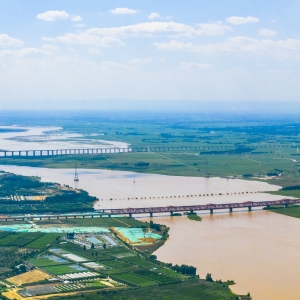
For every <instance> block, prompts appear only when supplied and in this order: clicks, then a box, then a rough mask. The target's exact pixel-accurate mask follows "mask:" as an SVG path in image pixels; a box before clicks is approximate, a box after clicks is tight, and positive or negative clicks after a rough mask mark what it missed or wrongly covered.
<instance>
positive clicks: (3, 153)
mask: <svg viewBox="0 0 300 300" xmlns="http://www.w3.org/2000/svg"><path fill="white" fill-rule="evenodd" d="M296 147H297V146H291V145H267V146H253V147H248V148H250V149H252V150H259V149H260V150H263V149H277V148H278V149H279V148H296ZM233 149H236V146H225V145H222V146H220V145H219V146H186V147H174V146H172V147H137V148H76V149H56V150H51V149H49V150H41V149H40V150H0V157H20V156H22V157H23V156H25V157H27V156H56V155H84V154H105V153H106V154H107V153H109V154H111V153H134V152H171V151H172V152H174V151H201V150H203V151H226V150H233Z"/></svg>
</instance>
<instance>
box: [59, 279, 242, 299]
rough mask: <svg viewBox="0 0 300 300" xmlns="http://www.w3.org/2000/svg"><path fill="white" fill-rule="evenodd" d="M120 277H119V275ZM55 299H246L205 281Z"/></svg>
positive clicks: (188, 281)
mask: <svg viewBox="0 0 300 300" xmlns="http://www.w3.org/2000/svg"><path fill="white" fill-rule="evenodd" d="M117 276H119V275H117ZM54 299H60V300H67V299H74V300H81V299H88V300H106V299H111V300H121V299H122V300H125V299H126V300H137V299H143V300H157V299H163V300H183V299H186V300H199V299H200V300H237V299H246V297H245V298H239V297H237V296H235V295H233V294H232V293H231V292H230V290H229V288H228V287H227V285H225V286H223V285H219V284H217V285H216V284H215V283H209V282H206V281H204V280H186V281H184V282H181V283H178V284H168V285H161V286H149V287H147V286H146V287H143V288H138V289H130V290H125V291H112V292H101V291H99V292H97V293H88V294H82V295H77V296H72V297H61V296H60V297H59V298H58V297H56V298H54Z"/></svg>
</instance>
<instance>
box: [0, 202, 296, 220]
mask: <svg viewBox="0 0 300 300" xmlns="http://www.w3.org/2000/svg"><path fill="white" fill-rule="evenodd" d="M297 203H300V199H282V200H275V201H261V202H251V201H248V202H242V203H227V204H204V205H189V206H165V207H143V208H119V209H103V210H97V211H94V212H90V213H69V214H34V215H33V214H32V215H10V216H1V217H0V222H4V221H5V222H9V221H34V220H53V219H56V220H59V219H76V218H83V219H84V218H102V217H111V216H113V215H126V214H127V215H129V217H132V216H133V215H134V214H150V216H151V217H152V216H153V214H154V213H170V215H171V216H172V215H173V214H174V213H176V212H195V211H203V210H208V211H210V213H211V214H213V212H214V210H219V209H229V212H233V209H234V208H248V210H249V211H251V210H252V208H253V207H262V206H264V207H267V208H270V206H271V205H284V207H288V206H289V205H290V204H297Z"/></svg>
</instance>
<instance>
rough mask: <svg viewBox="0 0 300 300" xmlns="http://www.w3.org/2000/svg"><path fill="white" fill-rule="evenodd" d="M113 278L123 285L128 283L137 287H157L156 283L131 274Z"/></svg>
mask: <svg viewBox="0 0 300 300" xmlns="http://www.w3.org/2000/svg"><path fill="white" fill-rule="evenodd" d="M114 278H116V279H117V280H118V279H120V280H122V281H124V282H125V283H129V284H133V285H137V286H149V285H157V282H156V281H152V280H150V279H148V278H143V277H140V276H138V275H135V274H131V273H129V274H128V273H127V274H118V275H114Z"/></svg>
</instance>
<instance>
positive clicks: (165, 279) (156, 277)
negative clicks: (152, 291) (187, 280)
mask: <svg viewBox="0 0 300 300" xmlns="http://www.w3.org/2000/svg"><path fill="white" fill-rule="evenodd" d="M135 274H136V275H139V276H142V277H144V278H147V279H149V280H153V281H157V282H158V283H163V284H164V283H174V282H178V279H176V278H173V277H169V276H166V275H163V274H160V273H156V272H153V271H148V270H140V271H136V272H135Z"/></svg>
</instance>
